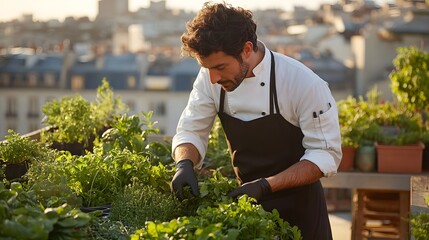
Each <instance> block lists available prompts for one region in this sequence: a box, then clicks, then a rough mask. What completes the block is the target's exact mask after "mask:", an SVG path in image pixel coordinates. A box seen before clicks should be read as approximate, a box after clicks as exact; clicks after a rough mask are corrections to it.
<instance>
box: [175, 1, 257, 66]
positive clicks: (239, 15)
mask: <svg viewBox="0 0 429 240" xmlns="http://www.w3.org/2000/svg"><path fill="white" fill-rule="evenodd" d="M247 41H250V42H252V43H253V50H254V51H255V52H256V51H257V50H258V47H257V36H256V23H255V22H254V21H253V19H252V12H251V11H249V10H245V9H243V8H241V7H236V8H234V7H232V6H231V5H230V4H226V3H216V4H213V3H210V2H206V3H205V4H204V6H203V8H202V9H201V10H200V11H199V12H198V14H197V16H196V17H195V18H194V19H192V20H191V21H189V22H188V23H187V25H186V31H185V32H184V33H183V34H182V55H184V56H191V57H194V58H195V57H199V58H204V57H207V56H209V55H210V54H212V53H214V52H218V51H223V52H224V53H225V54H227V55H230V56H233V57H235V58H236V59H241V56H240V53H241V52H242V50H243V47H244V44H245V43H246V42H247Z"/></svg>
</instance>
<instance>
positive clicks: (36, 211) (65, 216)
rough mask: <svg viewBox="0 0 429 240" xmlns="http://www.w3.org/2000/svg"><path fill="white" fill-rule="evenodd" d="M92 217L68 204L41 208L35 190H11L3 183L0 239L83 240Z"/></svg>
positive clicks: (16, 187) (18, 186)
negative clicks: (0, 237)
mask: <svg viewBox="0 0 429 240" xmlns="http://www.w3.org/2000/svg"><path fill="white" fill-rule="evenodd" d="M91 219H92V217H91V215H89V214H86V213H82V212H80V211H79V210H77V209H73V208H71V207H70V206H69V205H67V204H64V205H62V206H59V207H56V208H45V207H44V206H42V205H40V204H39V203H38V200H37V196H36V194H35V193H34V192H33V191H25V190H24V189H23V188H22V185H21V184H20V183H17V182H15V183H12V184H11V188H10V189H6V188H5V186H4V185H3V184H2V183H0V236H2V238H4V239H37V240H39V239H40V240H43V239H83V238H87V237H88V235H87V233H88V232H87V230H88V226H89V223H90V221H91Z"/></svg>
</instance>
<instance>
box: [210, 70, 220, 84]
mask: <svg viewBox="0 0 429 240" xmlns="http://www.w3.org/2000/svg"><path fill="white" fill-rule="evenodd" d="M209 73H210V82H211V83H212V84H215V83H217V82H219V80H220V79H221V77H220V75H219V73H218V71H216V70H214V69H210V70H209Z"/></svg>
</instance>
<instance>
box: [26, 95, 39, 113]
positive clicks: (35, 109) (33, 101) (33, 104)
mask: <svg viewBox="0 0 429 240" xmlns="http://www.w3.org/2000/svg"><path fill="white" fill-rule="evenodd" d="M28 117H29V118H38V117H39V99H37V97H30V98H29V99H28Z"/></svg>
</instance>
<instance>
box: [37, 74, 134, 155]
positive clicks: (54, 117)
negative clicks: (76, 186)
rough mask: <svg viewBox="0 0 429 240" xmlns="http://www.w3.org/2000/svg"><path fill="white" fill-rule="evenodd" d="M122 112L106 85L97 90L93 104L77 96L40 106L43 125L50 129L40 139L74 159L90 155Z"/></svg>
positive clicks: (118, 101) (116, 99)
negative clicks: (96, 143)
mask: <svg viewBox="0 0 429 240" xmlns="http://www.w3.org/2000/svg"><path fill="white" fill-rule="evenodd" d="M124 109H125V105H124V104H123V103H122V102H121V101H120V99H119V98H114V97H113V92H112V89H111V88H110V86H109V84H108V82H107V81H105V80H103V84H102V85H101V86H100V87H99V88H98V89H97V98H96V102H94V103H91V102H89V101H87V100H86V99H85V98H83V97H82V96H80V95H75V96H71V97H70V96H68V97H63V98H61V99H60V100H53V101H51V102H48V103H46V104H45V105H44V106H43V109H42V111H43V113H44V114H45V118H44V119H43V123H44V124H45V125H47V126H50V128H49V129H48V130H46V131H42V134H41V139H42V141H44V142H48V143H51V144H52V147H53V148H56V149H59V150H68V151H70V152H71V153H72V154H74V155H83V154H84V153H85V151H86V150H89V151H92V148H93V141H94V140H95V138H96V137H99V136H100V135H101V134H102V133H103V132H104V131H105V130H106V129H107V128H108V126H109V125H110V123H111V121H113V119H114V116H116V115H118V114H119V113H120V112H121V111H123V110H124Z"/></svg>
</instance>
